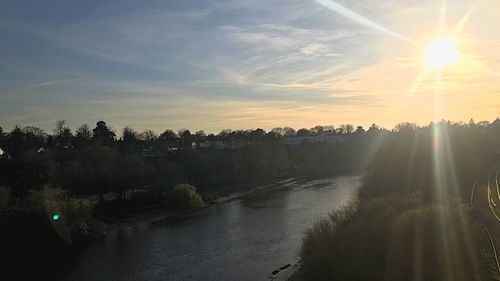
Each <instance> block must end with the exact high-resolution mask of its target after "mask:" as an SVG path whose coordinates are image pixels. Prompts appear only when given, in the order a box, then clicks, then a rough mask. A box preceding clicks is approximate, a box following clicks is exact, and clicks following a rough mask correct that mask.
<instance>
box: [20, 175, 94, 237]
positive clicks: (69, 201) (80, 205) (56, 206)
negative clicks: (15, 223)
mask: <svg viewBox="0 0 500 281" xmlns="http://www.w3.org/2000/svg"><path fill="white" fill-rule="evenodd" d="M30 201H31V202H32V204H33V206H34V208H35V210H36V211H37V212H38V213H39V214H40V215H42V216H44V217H46V218H47V219H48V220H49V221H50V222H51V223H52V224H53V226H54V227H55V229H56V230H57V232H58V234H59V235H61V237H62V238H64V239H66V240H71V236H72V235H73V234H81V232H82V231H86V225H87V224H88V222H90V220H91V219H92V209H93V204H92V203H91V202H90V201H89V200H86V199H76V198H71V197H70V196H68V194H67V193H66V192H65V191H64V190H62V189H60V188H57V187H52V186H49V185H46V186H44V187H43V189H41V190H39V191H32V192H31V195H30ZM54 215H58V218H57V220H54V219H53V216H54Z"/></svg>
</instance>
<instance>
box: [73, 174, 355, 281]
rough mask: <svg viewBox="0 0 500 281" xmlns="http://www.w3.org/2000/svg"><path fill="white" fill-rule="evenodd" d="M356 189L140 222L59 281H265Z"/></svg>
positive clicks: (332, 183)
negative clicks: (313, 224)
mask: <svg viewBox="0 0 500 281" xmlns="http://www.w3.org/2000/svg"><path fill="white" fill-rule="evenodd" d="M359 183H360V180H359V178H358V177H343V176H339V177H335V178H326V179H318V180H297V179H295V180H293V181H289V182H282V181H278V182H273V184H268V185H265V187H262V186H260V185H257V186H255V187H254V188H256V189H255V190H254V192H252V193H249V194H238V195H239V196H238V197H235V195H234V194H233V195H232V196H228V197H227V198H225V199H224V201H222V203H218V204H217V203H216V204H212V205H210V206H207V207H204V208H201V209H199V210H196V211H193V212H190V213H188V214H182V215H175V216H173V217H170V218H165V217H161V216H160V217H155V216H152V217H150V218H140V219H139V222H137V223H131V224H124V225H121V227H119V228H117V229H116V231H110V233H109V234H108V235H107V236H106V238H105V239H100V240H97V241H94V242H92V243H91V244H89V245H88V247H86V249H84V251H83V252H82V255H81V256H80V257H79V260H78V262H77V264H76V266H75V267H74V268H72V269H70V270H69V271H70V272H69V273H68V276H67V277H66V278H65V279H64V280H104V279H105V278H107V279H112V278H114V279H118V280H125V281H128V280H164V278H165V276H169V279H172V280H206V281H212V280H214V281H215V280H217V281H218V280H241V281H247V280H248V281H250V280H252V281H253V280H266V278H267V277H268V276H269V274H271V273H272V272H273V271H274V270H276V269H277V268H280V267H282V266H284V265H286V264H292V265H293V263H295V262H296V254H297V252H298V249H299V247H300V243H301V241H302V233H303V232H304V230H305V229H306V228H307V226H308V224H309V222H311V221H314V220H316V219H317V218H319V217H321V216H324V215H326V214H327V213H328V212H329V211H330V210H332V209H335V208H338V207H340V206H341V205H343V204H345V203H347V202H348V201H350V200H351V199H352V197H353V195H354V194H355V192H356V190H357V188H358V186H359ZM150 219H152V221H150ZM193 265H196V266H193Z"/></svg>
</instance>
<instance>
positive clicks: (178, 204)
mask: <svg viewBox="0 0 500 281" xmlns="http://www.w3.org/2000/svg"><path fill="white" fill-rule="evenodd" d="M167 204H168V206H169V207H170V208H172V209H176V210H192V209H197V208H200V207H202V206H203V205H205V202H203V199H201V196H200V194H199V193H198V192H197V191H196V187H194V186H192V185H190V184H178V185H176V186H175V187H174V188H173V189H172V190H171V191H170V192H169V193H168V195H167Z"/></svg>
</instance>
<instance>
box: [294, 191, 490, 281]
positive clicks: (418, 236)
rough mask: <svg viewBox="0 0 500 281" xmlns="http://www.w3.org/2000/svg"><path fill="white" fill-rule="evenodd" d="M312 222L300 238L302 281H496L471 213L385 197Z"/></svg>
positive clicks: (481, 232)
mask: <svg viewBox="0 0 500 281" xmlns="http://www.w3.org/2000/svg"><path fill="white" fill-rule="evenodd" d="M358 207H359V208H356V206H354V205H351V206H348V207H346V208H344V209H343V210H340V211H337V212H334V213H331V214H330V215H329V216H327V217H324V218H322V219H321V220H319V221H318V222H316V223H315V224H314V225H313V226H312V227H311V228H310V229H309V230H308V231H307V232H306V236H305V238H304V241H303V244H302V248H301V252H300V256H301V260H302V263H301V270H300V273H301V278H302V279H303V280H315V281H320V280H351V281H355V280H436V281H437V280H457V281H458V280H464V281H465V280H468V281H469V280H498V279H497V276H496V271H495V270H494V269H495V267H494V266H493V265H494V259H493V258H492V256H493V255H492V253H491V249H490V248H489V244H488V243H489V242H488V240H487V236H486V235H485V233H484V230H483V229H482V228H481V227H480V226H479V225H478V224H476V223H475V222H474V220H473V219H472V214H471V212H470V208H468V207H466V206H464V205H462V204H459V203H453V202H451V203H441V204H437V203H432V204H431V203H423V202H422V201H421V200H419V199H417V198H409V199H401V198H396V197H384V198H378V199H371V200H367V201H365V202H363V204H362V205H359V206H358Z"/></svg>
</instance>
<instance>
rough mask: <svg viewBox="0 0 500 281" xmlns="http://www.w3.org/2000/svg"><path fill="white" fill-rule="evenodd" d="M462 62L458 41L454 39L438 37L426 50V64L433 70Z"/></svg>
mask: <svg viewBox="0 0 500 281" xmlns="http://www.w3.org/2000/svg"><path fill="white" fill-rule="evenodd" d="M459 60H460V54H459V53H458V50H457V45H456V41H455V39H454V38H453V37H438V38H436V39H434V40H433V41H432V42H431V43H430V44H429V45H428V46H427V49H426V50H425V53H424V63H425V64H426V65H427V66H428V67H431V68H437V67H442V66H445V65H449V64H454V63H456V62H458V61H459Z"/></svg>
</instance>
